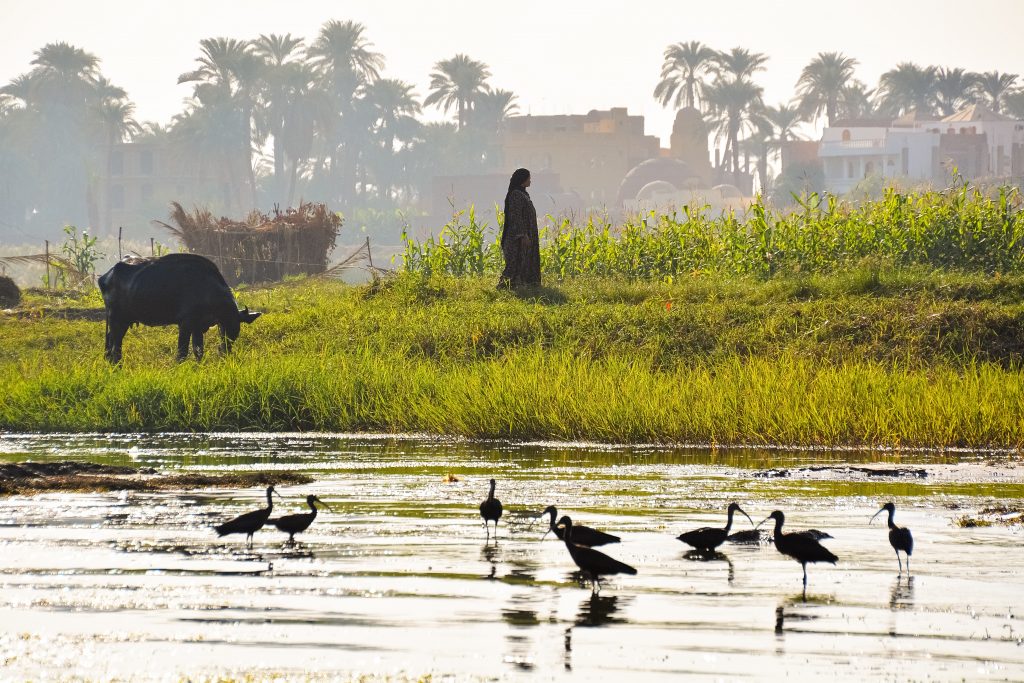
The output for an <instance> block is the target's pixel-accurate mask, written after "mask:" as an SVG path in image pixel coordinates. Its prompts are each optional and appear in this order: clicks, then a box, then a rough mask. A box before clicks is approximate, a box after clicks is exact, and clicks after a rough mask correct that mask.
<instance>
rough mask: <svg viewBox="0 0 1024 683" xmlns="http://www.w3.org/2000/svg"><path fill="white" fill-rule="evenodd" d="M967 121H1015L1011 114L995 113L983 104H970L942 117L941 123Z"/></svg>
mask: <svg viewBox="0 0 1024 683" xmlns="http://www.w3.org/2000/svg"><path fill="white" fill-rule="evenodd" d="M968 121H1016V119H1015V118H1013V117H1012V116H1004V115H1003V114H997V113H996V112H994V111H992V110H991V109H989V108H988V107H986V106H985V105H984V104H972V105H970V106H968V107H964V108H963V109H961V110H960V111H958V112H957V113H955V114H953V115H952V116H947V117H946V118H944V119H942V122H943V123H963V122H968Z"/></svg>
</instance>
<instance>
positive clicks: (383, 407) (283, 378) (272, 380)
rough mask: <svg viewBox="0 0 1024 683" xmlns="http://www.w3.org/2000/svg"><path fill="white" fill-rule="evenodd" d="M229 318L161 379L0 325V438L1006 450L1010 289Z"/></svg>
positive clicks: (411, 283)
mask: <svg viewBox="0 0 1024 683" xmlns="http://www.w3.org/2000/svg"><path fill="white" fill-rule="evenodd" d="M238 298H239V301H240V303H242V304H244V305H248V306H250V307H252V308H254V309H257V310H262V311H265V312H266V315H265V316H264V317H263V318H261V319H260V320H258V321H257V322H256V323H255V324H254V325H252V326H250V327H246V328H245V329H244V330H243V333H242V337H241V339H240V341H239V343H238V345H237V346H236V349H235V352H234V353H232V355H231V356H230V357H227V358H222V357H221V356H220V355H219V353H218V352H217V351H216V350H215V346H214V345H213V341H214V335H213V334H212V333H211V334H210V336H209V342H208V343H209V344H210V345H211V346H210V347H209V348H210V350H211V353H210V354H209V355H208V357H207V359H206V360H205V361H203V362H202V363H198V364H197V363H195V362H193V361H189V362H186V363H183V364H180V365H179V364H176V363H174V361H173V349H174V346H175V339H176V335H175V332H174V330H173V329H172V328H161V329H149V328H136V329H134V330H133V331H131V332H130V333H129V335H128V337H127V338H126V340H125V346H124V349H125V362H124V364H123V365H122V366H121V367H117V368H111V367H109V366H108V365H107V364H106V363H105V362H104V361H103V359H102V357H101V355H102V337H103V323H102V322H96V321H88V320H82V319H63V318H62V317H61V309H60V305H59V304H58V305H56V308H54V306H55V304H54V303H53V302H43V301H41V300H40V299H39V298H38V297H36V298H32V297H29V298H28V301H27V303H26V304H25V305H24V307H23V310H22V311H21V312H20V315H18V316H5V317H2V318H0V338H2V342H3V343H2V347H0V386H2V387H3V393H2V395H0V428H2V429H6V430H70V431H92V430H120V431H132V430H235V429H240V430H294V429H301V430H358V431H419V432H430V433H438V434H453V435H465V436H475V437H497V438H501V437H511V438H553V439H593V440H602V441H616V442H718V443H772V444H807V445H810V444H823V445H836V444H874V445H882V444H885V445H904V446H910V445H913V446H953V445H955V446H998V447H1017V448H1019V447H1021V446H1024V419H1022V417H1024V375H1022V373H1021V370H1020V368H1021V363H1022V358H1024V303H1022V302H1024V277H1022V276H1010V277H1006V276H1003V277H988V276H984V275H962V274H950V273H942V272H931V271H925V270H912V269H911V270H907V269H902V270H895V269H893V270H887V269H879V268H860V269H854V270H852V271H848V272H845V273H840V274H833V275H813V276H802V277H785V278H774V279H770V280H767V281H765V280H759V279H745V278H739V277H732V278H728V279H725V280H717V279H714V278H712V277H706V276H705V277H693V278H682V279H676V280H675V281H674V282H672V283H671V284H669V283H664V282H663V283H650V282H648V283H642V282H634V281H625V280H618V279H613V278H576V279H571V280H567V281H565V282H563V283H559V284H556V285H554V286H552V287H549V288H545V289H543V290H541V291H539V292H536V293H533V294H532V295H528V296H527V295H520V296H516V295H514V294H511V293H508V292H499V291H496V290H495V288H494V282H493V279H492V278H490V277H486V278H421V277H417V276H413V275H404V276H399V277H397V278H395V279H393V280H389V281H384V282H381V283H376V284H370V285H364V286H358V287H351V286H345V285H341V284H336V283H329V282H313V283H308V282H307V283H304V284H296V285H284V286H281V287H277V288H274V289H267V290H249V291H241V292H239V294H238ZM44 303H45V304H47V305H48V306H50V307H51V310H50V311H49V313H46V314H43V315H36V314H33V309H34V308H38V307H39V306H40V305H42V304H44ZM73 305H74V306H75V307H78V308H82V307H85V308H88V307H94V308H99V307H100V306H101V303H100V301H99V299H98V297H97V296H95V295H91V296H90V297H88V298H87V299H86V300H84V301H77V302H74V303H73Z"/></svg>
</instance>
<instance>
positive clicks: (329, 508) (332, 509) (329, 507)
mask: <svg viewBox="0 0 1024 683" xmlns="http://www.w3.org/2000/svg"><path fill="white" fill-rule="evenodd" d="M313 500H315V501H316V502H318V503H320V504H321V505H323V506H324V507H325V508H327V509H328V510H330V511H331V512H334V508H332V507H331V506H330V505H328V504H327V503H325V502H323V501H322V500H320V499H319V498H314V499H313Z"/></svg>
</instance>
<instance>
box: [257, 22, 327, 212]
mask: <svg viewBox="0 0 1024 683" xmlns="http://www.w3.org/2000/svg"><path fill="white" fill-rule="evenodd" d="M302 42H303V41H302V39H301V38H293V37H292V35H291V34H290V33H288V34H285V35H283V36H282V35H279V34H274V33H271V34H269V35H261V36H260V37H259V38H257V39H256V40H254V41H253V52H254V54H255V55H256V56H257V57H258V58H260V59H261V60H262V61H263V68H262V69H261V72H260V90H259V108H258V111H257V129H258V130H260V136H261V137H265V136H267V135H269V136H270V137H271V138H272V139H273V154H274V185H273V198H274V200H275V201H276V202H281V201H283V200H284V198H285V196H284V195H285V173H286V171H285V165H286V156H285V155H286V152H285V140H284V137H285V135H284V129H285V126H287V125H288V118H289V112H290V111H291V110H292V108H293V106H294V103H295V100H296V98H297V97H299V96H300V93H301V91H302V90H303V89H304V88H306V87H308V85H309V83H310V81H311V80H312V74H313V71H312V68H311V67H309V66H308V65H307V64H306V63H305V61H304V56H305V51H304V49H303V45H302Z"/></svg>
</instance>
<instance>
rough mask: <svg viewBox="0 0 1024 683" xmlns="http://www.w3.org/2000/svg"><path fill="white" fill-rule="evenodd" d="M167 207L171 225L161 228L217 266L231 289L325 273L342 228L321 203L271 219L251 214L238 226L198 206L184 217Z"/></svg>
mask: <svg viewBox="0 0 1024 683" xmlns="http://www.w3.org/2000/svg"><path fill="white" fill-rule="evenodd" d="M171 208H172V210H171V221H172V222H173V223H174V225H169V224H167V223H163V222H159V224H160V225H162V226H163V227H164V228H166V229H167V230H169V231H170V232H171V233H172V234H173V235H174V236H175V237H177V238H178V239H179V240H181V242H182V244H183V245H184V246H185V248H187V249H188V250H189V251H190V252H192V253H193V254H200V255H202V256H206V257H207V258H209V259H210V260H212V261H213V262H214V263H216V264H217V266H218V267H219V268H220V271H221V272H222V273H223V274H224V278H225V279H226V280H227V282H228V284H231V285H235V284H238V283H240V282H249V283H252V282H273V281H279V280H282V279H284V278H285V277H288V276H290V275H299V274H304V275H314V274H317V273H322V272H324V271H325V270H326V268H327V258H328V256H329V255H330V253H331V251H332V250H333V249H334V242H335V240H336V239H337V236H338V231H339V230H340V229H341V217H340V216H339V215H338V214H336V213H334V212H332V211H329V210H328V209H327V207H326V206H325V205H324V204H311V203H305V204H300V205H299V207H298V208H295V209H288V210H287V211H284V212H281V211H278V210H276V209H275V211H274V213H273V214H265V213H262V212H260V211H252V212H251V213H250V214H249V215H248V216H246V218H245V220H244V221H241V222H239V221H233V220H231V219H229V218H215V217H214V216H213V214H212V213H210V212H209V211H208V210H206V209H201V208H198V207H197V208H195V209H193V210H192V212H188V211H186V210H185V209H184V208H183V207H182V206H181V204H178V203H177V202H173V203H172V204H171Z"/></svg>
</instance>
